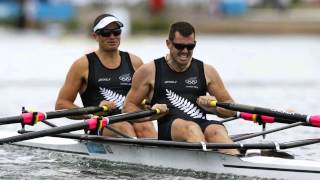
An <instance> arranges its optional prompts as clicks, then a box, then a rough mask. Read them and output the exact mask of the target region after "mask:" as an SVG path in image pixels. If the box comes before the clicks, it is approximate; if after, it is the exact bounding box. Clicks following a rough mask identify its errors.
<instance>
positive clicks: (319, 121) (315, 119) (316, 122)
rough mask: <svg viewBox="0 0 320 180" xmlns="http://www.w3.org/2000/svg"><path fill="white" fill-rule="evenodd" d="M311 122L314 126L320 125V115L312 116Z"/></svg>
mask: <svg viewBox="0 0 320 180" xmlns="http://www.w3.org/2000/svg"><path fill="white" fill-rule="evenodd" d="M309 123H310V124H311V125H312V126H316V127H320V115H315V116H311V117H310V119H309Z"/></svg>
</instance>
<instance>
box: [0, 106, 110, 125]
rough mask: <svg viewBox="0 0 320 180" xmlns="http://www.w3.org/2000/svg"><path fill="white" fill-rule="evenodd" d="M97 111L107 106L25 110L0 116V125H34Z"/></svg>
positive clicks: (103, 109) (104, 109) (106, 108)
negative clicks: (37, 110) (48, 110)
mask: <svg viewBox="0 0 320 180" xmlns="http://www.w3.org/2000/svg"><path fill="white" fill-rule="evenodd" d="M99 111H104V112H105V111H108V107H107V106H102V107H97V106H91V107H84V108H74V109H66V110H58V111H50V112H26V113H22V114H21V115H18V116H11V117H3V118H0V125H4V124H14V123H22V124H29V125H34V124H35V123H37V122H39V121H43V120H45V119H54V118H61V117H66V116H78V115H84V114H91V113H96V112H99Z"/></svg>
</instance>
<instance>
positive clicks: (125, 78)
mask: <svg viewBox="0 0 320 180" xmlns="http://www.w3.org/2000/svg"><path fill="white" fill-rule="evenodd" d="M119 79H120V81H124V82H130V81H131V76H130V74H129V73H128V74H123V75H121V76H119Z"/></svg>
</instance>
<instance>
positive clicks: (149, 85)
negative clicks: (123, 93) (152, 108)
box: [123, 63, 155, 112]
mask: <svg viewBox="0 0 320 180" xmlns="http://www.w3.org/2000/svg"><path fill="white" fill-rule="evenodd" d="M154 76H155V73H154V64H153V63H148V64H145V65H142V66H141V67H140V68H139V69H138V70H137V71H136V72H135V73H134V75H133V78H132V85H131V89H130V91H129V92H128V94H127V97H126V100H125V103H124V107H123V111H124V112H134V111H137V110H139V109H140V108H139V107H140V104H141V102H142V100H143V99H144V98H146V97H150V96H151V93H152V92H153V84H154Z"/></svg>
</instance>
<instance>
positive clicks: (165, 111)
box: [151, 104, 169, 120]
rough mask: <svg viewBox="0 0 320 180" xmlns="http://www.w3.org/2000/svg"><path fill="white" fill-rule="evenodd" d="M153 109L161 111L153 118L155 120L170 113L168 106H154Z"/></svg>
mask: <svg viewBox="0 0 320 180" xmlns="http://www.w3.org/2000/svg"><path fill="white" fill-rule="evenodd" d="M151 109H152V110H157V111H159V112H158V113H157V114H155V115H153V116H151V119H153V120H156V119H159V118H161V117H163V116H165V115H167V114H168V113H169V108H168V107H167V105H166V104H154V105H153V106H152V107H151Z"/></svg>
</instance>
